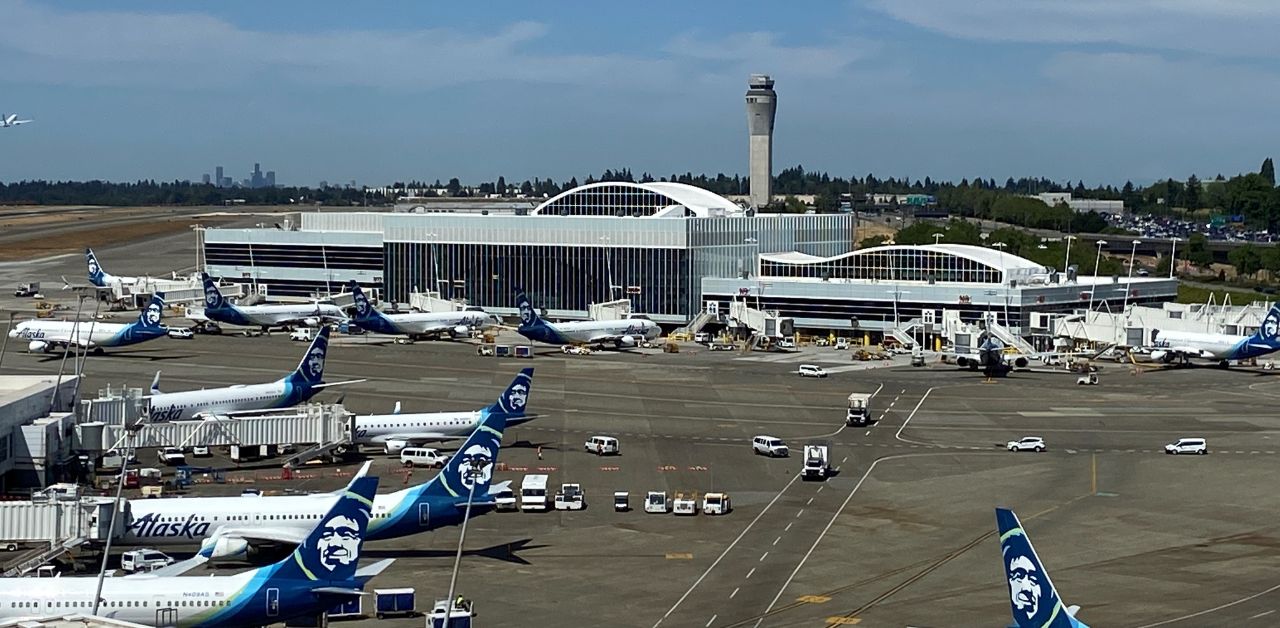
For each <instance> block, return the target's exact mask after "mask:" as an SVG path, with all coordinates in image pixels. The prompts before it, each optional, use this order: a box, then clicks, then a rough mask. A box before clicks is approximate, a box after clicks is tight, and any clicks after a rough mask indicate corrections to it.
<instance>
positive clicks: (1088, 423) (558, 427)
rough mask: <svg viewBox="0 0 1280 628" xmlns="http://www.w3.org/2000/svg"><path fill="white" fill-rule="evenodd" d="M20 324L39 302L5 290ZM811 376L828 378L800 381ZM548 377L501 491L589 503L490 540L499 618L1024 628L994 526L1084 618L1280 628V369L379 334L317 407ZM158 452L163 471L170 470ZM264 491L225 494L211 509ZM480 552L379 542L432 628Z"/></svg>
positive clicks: (473, 579)
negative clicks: (540, 480) (1092, 373)
mask: <svg viewBox="0 0 1280 628" xmlns="http://www.w3.org/2000/svg"><path fill="white" fill-rule="evenodd" d="M190 239H191V238H190V236H189V235H187V236H186V238H185V240H182V239H180V238H177V237H174V238H173V239H172V242H169V241H167V240H163V239H161V240H159V241H158V242H153V243H150V247H151V250H152V251H155V252H156V255H157V256H158V257H159V258H160V259H159V262H158V263H159V265H160V266H161V267H163V268H169V267H177V265H178V264H177V262H176V258H177V257H179V256H181V257H185V258H190V257H193V255H192V253H191V252H190V249H189V247H190ZM166 242H169V243H166ZM184 243H185V246H186V247H187V248H186V249H185V250H184V249H183V246H184ZM99 254H100V256H101V257H102V259H103V264H104V265H105V266H106V267H107V268H108V269H109V270H110V271H111V272H113V273H119V274H132V273H137V272H142V271H145V270H146V268H145V264H144V262H146V258H141V259H133V260H130V261H128V262H127V263H126V260H124V259H121V261H120V262H119V263H117V262H116V261H115V260H116V258H117V257H118V256H117V255H113V251H112V250H110V249H108V250H106V251H99ZM170 257H172V258H174V259H173V260H171V259H169V258H170ZM118 266H119V268H117V267H118ZM7 270H9V271H10V272H11V273H19V272H28V273H38V274H40V275H41V276H38V277H34V278H35V279H41V280H48V279H52V278H51V277H47V275H49V274H53V277H56V276H57V275H58V274H67V275H68V276H69V277H70V276H72V275H73V274H75V275H79V274H82V272H83V260H81V259H79V257H78V256H76V257H73V258H62V259H59V260H54V261H49V262H45V263H43V265H41V266H39V267H32V269H23V270H21V271H20V270H15V269H14V268H13V267H9V268H8V269H7ZM54 273H56V274H54ZM0 279H4V278H2V277H0ZM6 280H7V279H6ZM69 298H71V299H72V301H74V299H73V297H69ZM17 305H20V303H18V304H17ZM5 306H8V307H16V305H14V301H12V300H10V299H9V298H8V297H4V299H0V307H5ZM3 318H4V319H7V318H8V316H7V314H5V315H4V316H3ZM3 324H4V322H3V321H2V320H0V325H3ZM6 331H7V330H6ZM502 342H510V343H514V342H516V339H515V338H514V336H512V335H509V334H508V335H505V337H504V339H503V340H502ZM23 349H24V347H14V346H13V345H10V346H9V347H8V352H7V353H6V354H5V355H4V356H3V362H2V363H0V374H20V375H28V374H40V373H53V372H56V371H57V368H58V361H59V359H60V356H50V355H32V354H26V353H23V352H21V351H22V350H23ZM302 350H303V345H302V344H301V343H291V342H290V341H289V340H288V339H287V335H285V334H273V335H271V336H264V337H258V338H245V337H238V336H221V337H210V336H197V337H196V338H195V339H194V340H171V339H158V340H155V341H152V342H149V343H144V344H141V345H137V346H134V347H126V348H121V349H116V350H108V352H107V353H106V354H105V355H103V356H92V357H90V358H89V360H88V362H87V366H86V373H87V380H86V382H85V386H84V388H85V390H89V391H93V390H96V389H98V388H101V387H104V386H105V385H106V384H108V383H110V384H112V385H113V386H118V385H121V384H128V385H131V386H139V387H145V386H146V385H147V384H149V383H150V381H151V377H152V375H153V374H154V372H155V371H156V370H157V369H160V370H163V376H162V385H163V387H164V388H165V389H166V390H182V389H191V388H199V387H202V386H218V385H226V384H232V383H255V382H262V381H270V380H272V379H275V378H278V377H280V376H281V375H282V374H284V373H286V372H288V371H289V370H291V369H292V368H294V366H295V365H296V363H297V361H298V359H299V358H300V356H301V353H302ZM800 363H816V364H820V365H822V366H823V367H824V368H827V369H828V371H829V372H830V373H831V375H830V377H827V378H825V379H802V378H800V377H798V376H797V375H796V373H795V370H796V367H797V366H798V364H800ZM526 366H533V367H535V368H536V373H535V378H534V387H533V391H532V393H531V395H530V402H529V403H530V405H529V408H530V410H531V411H532V412H536V413H538V414H539V415H540V416H539V418H537V419H536V420H534V421H531V422H529V423H526V424H523V425H521V426H518V427H515V428H511V429H509V430H508V432H507V435H506V438H505V439H504V448H503V450H502V452H501V453H500V455H499V462H500V463H502V464H503V465H505V470H501V471H499V472H497V473H496V474H495V481H501V480H512V481H513V484H514V485H516V486H518V485H519V482H520V478H521V477H522V476H523V475H524V474H526V473H538V472H541V473H548V474H550V475H551V479H550V484H551V485H553V486H557V487H558V486H559V484H560V483H562V482H578V483H581V484H582V485H583V487H584V488H585V490H586V494H587V503H588V507H587V508H586V509H585V510H583V511H580V512H556V511H552V512H548V513H539V514H531V513H519V512H515V513H490V514H485V515H483V516H479V517H476V518H475V519H473V520H472V522H471V523H470V525H469V526H468V529H467V536H466V542H465V551H464V557H463V560H462V563H461V568H460V572H459V575H458V591H459V592H460V593H462V594H463V595H465V596H467V597H469V598H472V599H474V600H475V601H476V610H477V612H478V613H479V617H478V618H477V621H478V622H481V623H483V624H484V625H495V626H505V625H528V626H545V625H580V626H638V627H645V628H648V627H654V628H656V627H658V626H693V627H706V628H710V627H713V626H721V627H728V626H838V625H853V624H857V625H863V626H919V627H943V626H990V625H1006V624H1007V623H1008V622H1009V620H1010V615H1009V613H1010V611H1009V594H1008V591H1007V589H1006V583H1005V582H1004V575H1003V570H1002V569H1001V566H1000V561H1001V558H1000V549H999V545H998V541H997V539H996V533H995V517H994V513H993V509H994V508H995V507H996V506H1004V507H1009V508H1012V509H1014V510H1015V511H1016V512H1017V513H1018V514H1019V515H1020V517H1021V518H1022V522H1023V524H1024V525H1025V528H1026V530H1027V532H1028V534H1029V536H1030V537H1031V538H1032V539H1033V542H1034V543H1035V546H1036V549H1037V551H1038V553H1039V555H1040V558H1041V560H1042V561H1044V563H1045V566H1046V568H1047V569H1048V571H1049V572H1050V573H1051V574H1052V577H1053V582H1054V584H1055V585H1056V587H1057V589H1058V591H1059V593H1060V594H1061V595H1062V596H1063V598H1064V603H1066V604H1078V605H1080V606H1082V607H1083V608H1082V610H1080V612H1079V617H1080V619H1082V620H1084V621H1085V622H1086V623H1089V624H1091V625H1095V626H1131V627H1143V628H1148V627H1151V628H1154V627H1155V626H1240V625H1246V626H1247V625H1257V626H1268V625H1275V623H1276V620H1275V617H1276V616H1277V615H1276V614H1275V610H1276V609H1277V608H1280V594H1277V593H1276V591H1277V590H1280V575H1277V571H1276V570H1275V569H1274V565H1275V564H1276V560H1277V558H1280V526H1278V525H1277V523H1276V518H1275V516H1274V513H1275V512H1276V511H1277V508H1278V507H1280V496H1278V495H1277V492H1276V491H1275V490H1274V483H1273V478H1274V477H1276V473H1277V471H1280V433H1277V427H1278V424H1280V421H1277V418H1276V412H1275V410H1274V405H1275V404H1276V403H1277V398H1278V397H1280V394H1277V392H1276V391H1277V385H1276V384H1277V381H1276V380H1273V379H1272V377H1274V375H1273V373H1276V372H1275V371H1262V370H1258V369H1231V370H1220V369H1216V368H1199V369H1183V370H1169V371H1143V370H1140V369H1133V368H1131V367H1125V366H1121V365H1116V364H1105V365H1104V366H1103V369H1102V371H1101V372H1100V373H1099V376H1100V383H1099V384H1098V385H1096V386H1077V385H1075V376H1074V375H1071V374H1068V373H1066V372H1063V371H1049V370H1043V371H1040V370H1037V371H1020V372H1015V373H1013V374H1012V375H1011V376H1009V377H1007V378H999V379H996V380H994V381H993V383H985V382H984V379H983V377H982V376H981V375H980V374H977V373H971V372H968V371H962V370H958V369H956V368H955V367H951V366H947V365H944V364H940V363H937V362H933V361H931V362H930V363H929V364H928V365H927V366H926V367H924V368H912V367H910V366H907V365H906V364H905V359H904V358H898V360H897V361H896V362H894V363H890V364H889V365H881V364H878V363H877V366H878V368H867V367H868V366H870V365H869V364H866V363H856V362H853V361H852V360H850V359H849V354H848V352H845V351H835V350H833V349H829V348H804V349H802V350H801V351H799V352H796V353H789V354H751V353H748V354H740V353H730V352H708V351H705V350H703V349H702V348H701V347H698V346H696V345H693V344H692V343H685V344H682V345H681V351H680V352H679V353H674V354H666V353H662V352H660V351H657V350H635V351H624V352H603V353H595V354H592V355H585V356H576V355H575V356H569V355H564V354H562V353H561V352H560V351H559V348H558V347H539V348H538V351H537V355H536V356H535V357H534V358H532V359H527V360H522V359H516V358H508V359H500V358H493V357H481V356H478V355H476V351H475V346H474V345H473V344H471V343H469V342H463V341H456V342H450V341H441V342H419V343H417V344H413V345H395V344H392V343H389V342H386V343H383V342H375V341H374V339H373V338H371V337H367V336H365V337H343V338H340V339H338V340H335V341H334V343H333V347H332V348H331V350H330V352H329V356H328V360H327V366H326V374H325V375H326V379H329V380H330V381H338V380H346V379H359V378H366V379H367V380H368V381H367V382H365V383H361V384H356V385H352V386H347V387H342V388H343V389H344V390H342V391H339V390H337V389H334V390H331V391H326V392H324V393H322V394H321V395H320V396H319V397H318V400H320V401H333V400H335V399H336V398H337V397H338V396H339V395H345V396H344V397H343V403H344V405H345V406H346V407H348V408H349V409H351V410H353V411H355V412H359V413H368V412H385V411H389V410H390V408H392V407H393V406H394V405H395V403H396V402H397V401H400V402H402V403H403V407H404V411H406V412H410V411H434V410H440V411H444V410H468V409H476V408H479V407H481V406H483V405H485V404H487V403H489V402H490V401H492V399H493V398H494V397H495V396H496V395H497V393H498V392H500V390H501V389H502V388H503V387H504V386H505V385H506V383H507V382H508V381H509V380H510V378H511V376H512V375H513V374H514V373H515V372H516V371H518V370H519V369H520V368H523V367H526ZM851 392H867V393H875V396H874V397H873V400H872V408H873V415H874V416H875V417H877V418H879V421H878V422H877V423H876V424H874V425H873V426H870V427H864V428H854V427H845V426H844V422H843V419H844V416H845V400H846V397H847V396H848V394H849V393H851ZM594 434H602V435H611V436H616V437H618V438H619V439H620V441H621V449H622V455H621V456H618V457H608V458H600V457H597V456H595V455H594V454H591V453H588V452H586V451H584V448H583V441H584V440H585V439H586V438H587V437H589V436H591V435H594ZM757 434H767V435H771V436H777V437H779V438H782V439H784V440H786V441H787V442H788V444H789V445H790V446H791V448H792V451H793V456H792V457H791V458H781V459H766V458H763V457H759V456H755V455H753V454H752V451H751V448H750V439H751V437H752V436H754V435H757ZM1028 435H1035V436H1042V437H1044V438H1045V440H1046V442H1047V444H1048V447H1049V449H1048V451H1046V452H1043V453H1030V452H1027V453H1011V452H1009V451H1007V450H1006V449H1005V448H1004V443H1005V442H1006V441H1009V440H1013V439H1017V438H1020V437H1022V436H1028ZM1183 436H1200V437H1204V438H1206V439H1208V442H1209V446H1210V450H1211V453H1210V454H1209V455H1207V456H1189V457H1184V456H1167V455H1165V454H1164V453H1163V446H1164V444H1165V443H1168V442H1171V441H1173V440H1176V439H1177V438H1179V437H1183ZM817 440H821V441H826V442H828V443H830V445H831V447H832V453H833V463H834V464H835V465H836V466H838V467H839V473H838V475H836V476H835V477H833V478H831V479H829V480H827V481H826V482H806V481H803V480H801V479H799V474H798V472H799V470H800V466H801V460H800V457H799V456H798V455H797V452H798V451H799V449H800V447H801V445H802V444H804V443H805V442H809V441H817ZM539 447H541V449H542V453H543V456H542V459H541V460H539V459H538V455H537V451H538V448H539ZM369 455H370V456H371V457H373V458H374V459H375V460H377V461H378V462H377V463H376V464H375V471H376V472H379V473H380V474H381V476H382V478H383V488H382V490H384V491H387V490H394V489H396V488H398V487H399V486H400V485H401V484H403V483H406V482H418V481H424V480H425V479H426V478H428V477H430V473H432V472H429V471H416V472H415V473H413V474H412V476H405V475H404V474H403V473H400V472H399V471H398V463H397V461H395V460H393V459H392V458H391V457H390V456H387V455H385V454H381V453H370V454H369ZM140 458H142V460H143V462H144V463H150V461H151V460H152V459H154V454H153V453H151V452H143V453H142V454H141V455H140ZM213 460H215V461H216V462H217V463H218V464H221V465H226V466H227V468H229V469H232V471H233V473H238V474H240V476H241V477H245V478H251V479H253V481H255V483H256V484H257V485H258V486H260V487H262V488H264V489H266V490H268V492H271V491H282V490H285V489H286V488H288V489H294V490H328V489H332V488H335V487H337V486H340V485H342V484H343V483H345V482H346V479H345V477H344V476H342V475H341V473H343V472H344V471H349V470H350V468H351V467H352V466H354V463H353V464H349V465H346V466H344V467H341V468H319V469H311V468H308V469H307V470H306V471H304V473H303V474H302V476H303V477H302V479H295V480H292V481H288V482H286V481H283V480H279V479H273V478H276V474H277V472H278V468H277V467H274V466H272V464H271V463H266V464H261V465H255V466H252V467H249V468H245V469H241V470H239V471H235V470H234V467H233V466H231V463H229V462H226V461H225V460H224V459H222V458H220V457H219V458H214V459H213ZM239 489H240V487H239V486H238V485H236V486H233V485H229V484H228V485H218V484H202V485H197V486H196V487H195V488H193V489H192V491H191V494H192V495H196V494H202V493H207V494H215V493H222V494H226V493H233V492H238V491H239ZM619 490H625V491H629V492H630V494H631V503H632V508H633V509H632V510H631V511H630V512H625V513H620V512H614V510H613V508H612V494H613V492H614V491H619ZM650 490H659V491H667V492H668V493H671V494H674V493H676V492H696V493H698V494H699V495H701V494H704V493H706V492H708V491H723V492H727V493H729V494H730V495H731V497H732V500H733V506H734V510H733V511H732V512H731V513H729V514H727V515H725V516H719V517H713V516H706V515H703V514H699V515H697V516H695V517H683V518H682V517H676V516H674V515H669V514H668V515H657V514H645V513H644V512H643V510H642V508H641V500H642V498H643V495H644V493H645V492H646V491H650ZM458 536H459V529H458V528H446V529H441V530H437V531H434V532H431V533H427V534H422V535H418V536H414V537H408V538H402V539H397V540H391V541H384V542H377V543H371V544H369V545H368V546H366V548H365V551H364V555H365V556H364V557H365V558H366V559H374V558H387V557H394V558H397V561H396V563H395V565H393V566H392V567H391V568H390V569H389V570H388V571H387V572H386V573H384V574H382V575H381V576H380V577H379V578H378V579H376V580H375V581H374V582H373V583H372V585H371V586H372V587H374V588H394V587H402V586H408V587H414V588H415V589H416V590H417V592H418V608H419V609H423V610H426V609H428V608H429V606H430V604H431V601H432V600H433V599H435V598H443V597H445V594H446V592H447V589H448V586H449V579H450V573H451V570H452V566H453V563H454V553H455V551H456V550H457V545H458ZM239 568H243V566H240V567H228V568H223V569H222V570H221V571H220V572H222V573H230V572H234V571H235V570H236V569H239ZM369 604H371V601H370V602H368V603H367V604H366V608H368V605H369ZM373 621H374V620H372V619H368V620H355V621H344V622H342V623H343V624H347V625H353V626H357V625H366V624H368V625H372V624H373ZM422 621H423V620H422V618H421V617H418V618H412V619H394V620H393V619H387V620H384V621H382V622H379V623H380V624H382V625H393V626H410V625H414V626H417V625H421V622H422Z"/></svg>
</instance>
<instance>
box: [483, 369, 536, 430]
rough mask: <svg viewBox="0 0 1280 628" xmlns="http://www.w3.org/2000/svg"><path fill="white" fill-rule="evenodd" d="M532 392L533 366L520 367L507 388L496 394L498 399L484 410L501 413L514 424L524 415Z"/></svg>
mask: <svg viewBox="0 0 1280 628" xmlns="http://www.w3.org/2000/svg"><path fill="white" fill-rule="evenodd" d="M532 392H533V367H529V368H526V369H520V372H519V373H517V374H516V378H515V379H513V380H511V383H510V384H508V385H507V389H506V390H504V391H502V394H501V395H499V396H498V400H497V401H495V402H493V404H491V405H490V406H489V407H488V408H485V410H484V411H485V412H488V413H489V414H501V415H502V416H503V418H505V419H506V420H507V423H508V424H510V425H514V424H515V423H516V421H512V419H518V418H520V417H523V416H524V411H525V407H526V406H527V405H528V404H529V394H530V393H532Z"/></svg>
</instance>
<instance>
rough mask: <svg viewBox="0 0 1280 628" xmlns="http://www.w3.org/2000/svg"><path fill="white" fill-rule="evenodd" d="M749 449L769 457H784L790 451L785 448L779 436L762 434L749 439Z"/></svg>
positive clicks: (785, 445)
mask: <svg viewBox="0 0 1280 628" xmlns="http://www.w3.org/2000/svg"><path fill="white" fill-rule="evenodd" d="M751 451H752V452H754V453H755V454H756V455H759V456H769V457H770V458H786V457H787V456H788V455H790V453H791V452H790V451H788V450H787V444H786V443H784V442H782V439H781V438H774V437H773V436H764V435H761V436H756V437H754V438H752V439H751Z"/></svg>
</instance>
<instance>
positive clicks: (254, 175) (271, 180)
mask: <svg viewBox="0 0 1280 628" xmlns="http://www.w3.org/2000/svg"><path fill="white" fill-rule="evenodd" d="M214 173H215V174H214V175H213V176H212V177H210V176H209V173H207V172H206V173H204V174H202V175H200V181H201V182H202V183H204V184H205V185H210V184H212V185H213V186H215V187H220V188H230V187H236V186H239V187H245V188H273V187H275V186H276V171H275V170H268V171H266V172H265V173H264V172H263V171H262V164H261V163H259V162H254V164H253V172H251V173H249V176H248V178H245V179H241V180H240V181H239V182H237V181H235V180H234V179H233V178H232V177H227V176H223V174H222V173H223V168H222V166H218V167H216V168H214Z"/></svg>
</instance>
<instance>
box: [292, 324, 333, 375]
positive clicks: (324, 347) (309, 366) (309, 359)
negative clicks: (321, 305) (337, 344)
mask: <svg viewBox="0 0 1280 628" xmlns="http://www.w3.org/2000/svg"><path fill="white" fill-rule="evenodd" d="M328 352H329V326H328V325H325V326H323V327H321V328H320V333H317V334H316V337H315V340H312V341H311V346H310V347H308V348H307V352H306V353H305V354H303V356H302V361H301V362H298V368H297V369H295V370H294V371H293V374H292V375H290V377H291V378H292V379H293V380H294V382H295V383H297V384H299V385H302V386H314V385H316V384H319V383H321V382H323V381H324V358H325V354H327V353H328Z"/></svg>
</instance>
